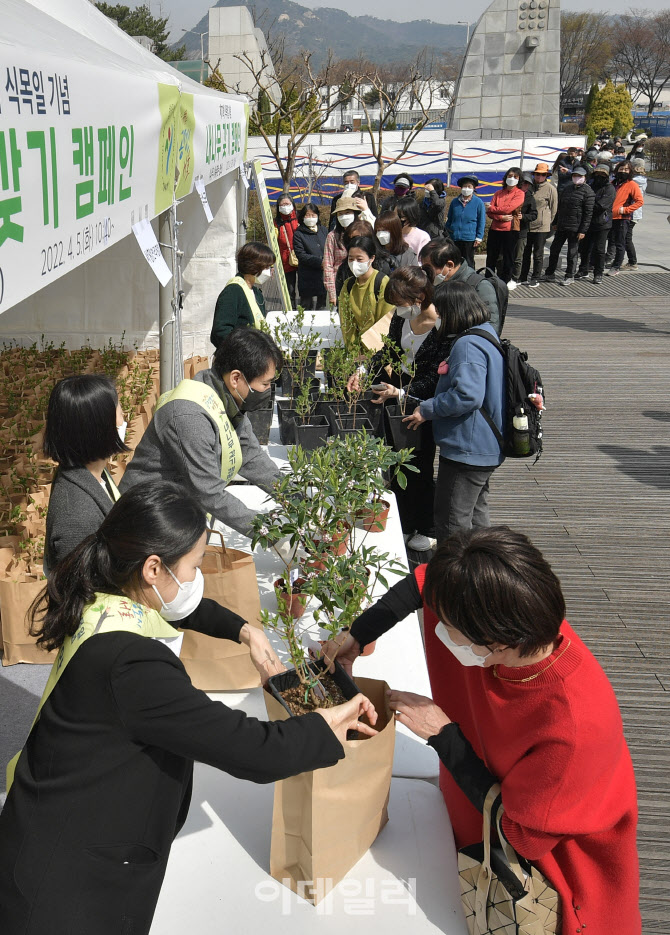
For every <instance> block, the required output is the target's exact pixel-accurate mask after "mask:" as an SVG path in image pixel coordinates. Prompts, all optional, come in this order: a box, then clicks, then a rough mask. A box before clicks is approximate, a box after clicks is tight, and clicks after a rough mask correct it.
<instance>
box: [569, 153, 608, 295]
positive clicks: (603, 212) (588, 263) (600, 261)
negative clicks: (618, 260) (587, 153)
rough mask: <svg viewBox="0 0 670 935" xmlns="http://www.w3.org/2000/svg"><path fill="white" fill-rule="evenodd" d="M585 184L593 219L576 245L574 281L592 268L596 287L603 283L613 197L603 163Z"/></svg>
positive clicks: (583, 277) (586, 274)
mask: <svg viewBox="0 0 670 935" xmlns="http://www.w3.org/2000/svg"><path fill="white" fill-rule="evenodd" d="M589 184H590V186H591V188H592V189H593V194H594V204H593V216H592V217H591V225H590V227H589V230H588V233H587V235H586V237H585V238H584V239H583V240H582V241H580V243H579V269H578V270H577V273H576V274H575V279H585V278H586V277H587V276H588V275H589V268H592V269H593V282H594V283H595V284H596V285H599V284H600V283H601V282H602V281H603V271H604V269H605V253H606V251H607V235H608V234H609V232H610V230H611V228H612V205H613V204H614V197H615V194H616V192H615V191H614V186H613V185H612V183H611V182H610V170H609V166H608V165H607V164H606V163H600V165H598V166H596V168H595V170H594V172H593V177H592V179H591V181H590V182H589Z"/></svg>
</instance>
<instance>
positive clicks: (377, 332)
mask: <svg viewBox="0 0 670 935" xmlns="http://www.w3.org/2000/svg"><path fill="white" fill-rule="evenodd" d="M376 254H377V248H376V245H375V242H374V240H373V239H372V237H354V239H353V240H352V241H351V242H350V243H349V252H348V263H349V269H350V271H351V276H350V277H349V278H348V279H346V280H345V283H344V285H343V286H342V288H341V290H340V293H339V295H338V297H337V307H338V311H339V314H340V327H341V329H342V338H343V340H344V343H345V344H346V345H347V346H348V347H349V348H356V347H358V346H360V345H363V346H365V347H368V348H371V349H373V350H379V348H380V347H381V346H382V343H383V342H382V335H385V334H388V330H389V324H390V322H391V315H392V314H393V311H394V308H395V306H393V305H391V303H390V302H387V301H386V299H385V298H384V292H385V290H386V284H387V282H388V280H389V277H388V276H385V275H384V274H383V273H380V272H379V271H378V270H375V268H374V261H375V257H376Z"/></svg>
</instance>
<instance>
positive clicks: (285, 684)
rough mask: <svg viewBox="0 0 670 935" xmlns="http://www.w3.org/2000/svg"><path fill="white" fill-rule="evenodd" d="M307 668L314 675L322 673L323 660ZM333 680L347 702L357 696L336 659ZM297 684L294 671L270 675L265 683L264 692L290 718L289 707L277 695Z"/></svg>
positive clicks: (353, 684)
mask: <svg viewBox="0 0 670 935" xmlns="http://www.w3.org/2000/svg"><path fill="white" fill-rule="evenodd" d="M309 667H310V669H311V670H312V672H314V673H321V672H323V670H324V662H323V659H317V660H316V661H315V662H310V664H309ZM333 679H334V680H335V684H336V685H337V686H338V688H339V689H340V690H341V692H342V694H343V695H344V697H345V698H346V699H347V701H349V699H350V698H353V697H354V695H357V694H358V691H359V689H358V687H357V685H356V683H355V682H354V680H353V679H352V678H350V677H349V676H348V675H347V673H346V672H345V671H344V669H343V668H342V666H341V665H340V664H339V662H338V661H337V659H336V660H335V672H334V673H333ZM299 684H300V679H299V678H298V673H297V672H296V671H295V669H289V670H288V671H287V672H280V673H279V675H271V676H270V678H269V679H268V680H267V682H266V683H265V691H267V692H270V694H271V695H272V696H273V698H276V699H277V701H278V702H279V704H280V705H281V706H282V707H283V708H285V709H286V710H287V711H288V713H289V714H290V715H291V717H293V716H294V715H293V714H292V712H291V710H290V708H289V706H288V705H287V704H286V702H285V701H284V699H283V698H282V696H281V695H280V694H279V693H280V692H283V691H286V689H287V688H295V687H296V685H299Z"/></svg>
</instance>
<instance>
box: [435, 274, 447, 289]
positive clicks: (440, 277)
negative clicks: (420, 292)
mask: <svg viewBox="0 0 670 935" xmlns="http://www.w3.org/2000/svg"><path fill="white" fill-rule="evenodd" d="M446 281H447V277H446V276H443V275H442V273H435V276H434V277H433V284H434V285H436V286H439V284H440V283H441V282H446Z"/></svg>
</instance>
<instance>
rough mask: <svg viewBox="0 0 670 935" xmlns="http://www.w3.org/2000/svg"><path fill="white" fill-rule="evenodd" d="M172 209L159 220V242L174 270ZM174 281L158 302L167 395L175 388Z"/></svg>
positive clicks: (162, 380)
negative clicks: (171, 228) (171, 225)
mask: <svg viewBox="0 0 670 935" xmlns="http://www.w3.org/2000/svg"><path fill="white" fill-rule="evenodd" d="M171 211H172V208H171V207H170V208H168V210H167V211H163V213H162V214H161V215H159V218H158V241H159V243H160V244H161V249H162V251H163V256H164V257H165V262H166V263H167V264H168V266H169V267H170V268H172V263H173V254H174V250H173V249H171V248H170V246H168V245H169V244H171V243H172V236H171V232H170V212H171ZM173 288H174V287H173V281H172V280H171V281H170V282H169V283H168V285H167V286H161V287H160V295H159V300H158V330H159V346H160V386H161V389H160V391H161V393H166V392H167V391H168V390H171V389H172V388H173V387H174V371H175V367H174V324H175V322H174V310H173V304H172V303H173V297H174V296H173Z"/></svg>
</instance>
